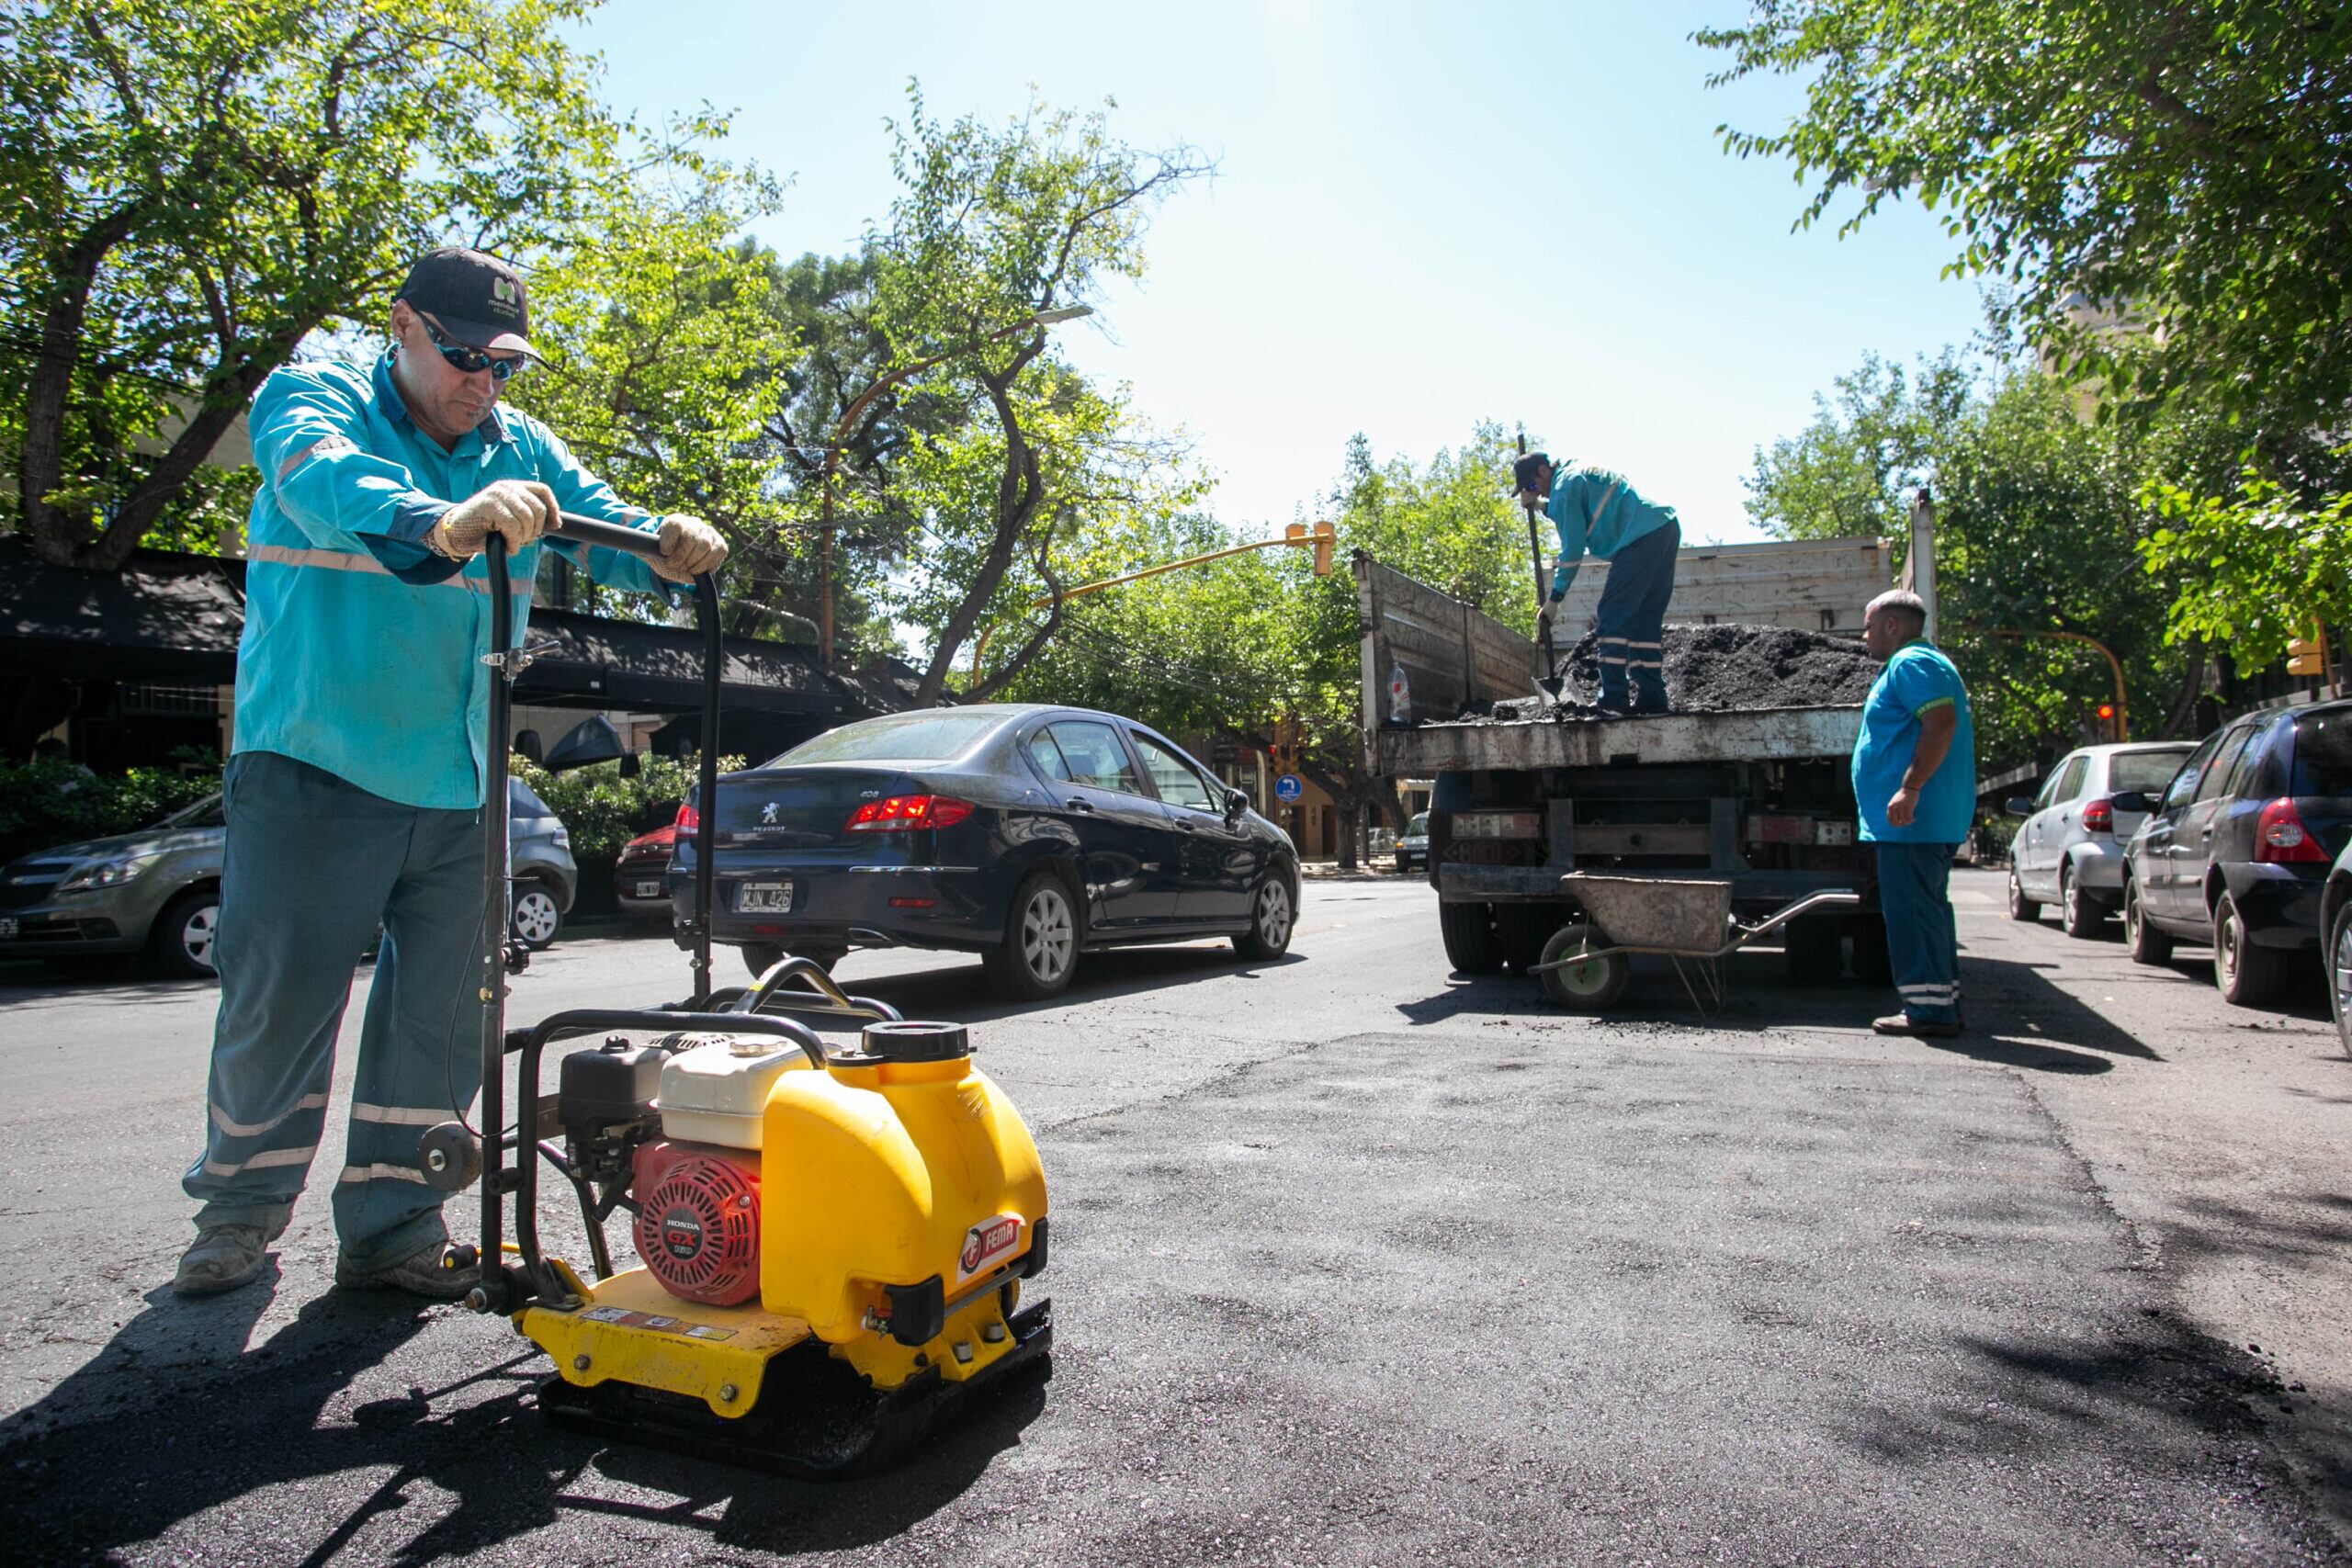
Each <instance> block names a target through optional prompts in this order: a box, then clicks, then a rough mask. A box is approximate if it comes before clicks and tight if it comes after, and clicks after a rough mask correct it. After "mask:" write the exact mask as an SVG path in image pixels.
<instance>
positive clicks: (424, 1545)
mask: <svg viewBox="0 0 2352 1568" xmlns="http://www.w3.org/2000/svg"><path fill="white" fill-rule="evenodd" d="M271 1293H272V1292H271V1290H269V1289H249V1290H246V1291H242V1292H232V1294H230V1295H228V1296H224V1297H220V1298H218V1299H216V1300H215V1301H212V1302H204V1303H183V1302H180V1301H178V1300H177V1299H176V1298H174V1297H173V1296H171V1294H170V1293H169V1292H168V1290H159V1291H157V1292H154V1293H153V1295H151V1296H150V1298H149V1300H150V1301H151V1303H153V1304H152V1305H151V1306H150V1307H149V1308H148V1310H147V1311H145V1312H142V1313H141V1314H139V1316H138V1317H136V1318H134V1319H133V1320H132V1321H131V1322H130V1323H128V1324H126V1325H124V1326H123V1328H122V1330H121V1331H120V1332H119V1334H117V1335H116V1336H115V1338H114V1340H113V1341H112V1342H111V1343H110V1344H109V1345H108V1346H107V1348H106V1349H105V1350H104V1351H102V1352H101V1353H100V1354H99V1355H98V1356H97V1357H96V1359H93V1361H92V1362H91V1363H90V1364H89V1365H88V1366H87V1367H85V1368H84V1369H83V1370H82V1371H79V1372H77V1373H75V1374H74V1376H73V1377H71V1378H69V1379H67V1380H66V1382H64V1383H62V1384H60V1385H59V1387H58V1388H57V1389H55V1390H54V1391H52V1392H51V1394H50V1396H49V1397H48V1398H46V1399H44V1400H42V1401H41V1403H40V1404H37V1405H34V1406H31V1407H29V1408H28V1409H27V1410H25V1411H23V1412H20V1413H19V1414H18V1415H17V1416H14V1417H12V1418H10V1419H9V1420H8V1421H6V1422H5V1423H0V1539H6V1540H8V1541H9V1543H10V1547H9V1556H10V1557H11V1559H12V1560H14V1561H17V1562H68V1561H71V1562H81V1561H85V1560H96V1559H104V1560H107V1561H114V1560H117V1558H118V1557H119V1556H121V1555H127V1554H129V1553H127V1552H126V1549H129V1548H133V1547H137V1546H139V1545H141V1544H142V1543H146V1542H151V1541H155V1540H158V1539H159V1538H168V1540H169V1550H170V1554H171V1555H173V1556H174V1557H175V1558H185V1559H187V1560H189V1561H209V1562H220V1561H239V1562H243V1561H262V1560H266V1561H270V1562H304V1563H324V1562H330V1561H335V1560H339V1559H341V1558H342V1557H343V1555H344V1554H345V1552H346V1551H351V1552H352V1553H353V1555H355V1556H360V1557H365V1558H367V1559H368V1560H369V1561H388V1562H403V1563H408V1562H419V1563H421V1562H437V1561H442V1560H445V1559H447V1557H449V1556H452V1555H456V1554H464V1553H470V1552H474V1551H481V1550H484V1549H486V1548H492V1547H495V1546H498V1545H500V1544H501V1543H503V1542H507V1541H511V1540H514V1539H515V1538H516V1537H518V1536H521V1535H525V1534H527V1533H528V1532H531V1531H533V1530H537V1529H543V1528H546V1527H548V1526H550V1525H554V1524H556V1523H557V1522H558V1521H559V1520H560V1518H562V1517H564V1516H567V1515H580V1514H587V1515H598V1516H605V1517H618V1518H624V1519H628V1518H634V1519H641V1520H645V1521H648V1522H654V1521H660V1522H663V1523H666V1524H670V1525H673V1526H678V1527H683V1528H686V1529H696V1530H700V1531H703V1532H706V1533H707V1535H708V1536H709V1538H710V1540H711V1543H712V1544H713V1545H714V1546H718V1545H738V1546H756V1547H759V1548H761V1549H763V1550H765V1551H778V1552H796V1551H821V1550H827V1549H833V1548H842V1547H858V1546H865V1545H870V1544H872V1543H874V1542H876V1541H879V1540H887V1539H888V1538H890V1537H892V1536H896V1535H899V1534H900V1533H901V1532H903V1531H904V1530H906V1529H908V1528H909V1527H910V1526H911V1525H913V1524H915V1523H917V1522H918V1521H920V1520H921V1519H922V1518H923V1517H927V1516H928V1515H930V1514H932V1513H933V1512H935V1511H936V1510H938V1509H939V1508H941V1507H943V1506H946V1505H948V1504H949V1503H951V1502H952V1501H953V1500H954V1499H955V1498H956V1497H957V1496H958V1495H960V1494H962V1493H963V1492H964V1491H965V1490H966V1489H967V1487H969V1486H970V1485H971V1484H972V1483H973V1482H974V1481H976V1480H977V1479H978V1477H979V1476H980V1475H981V1474H982V1473H983V1472H985V1471H986V1470H987V1469H988V1468H989V1464H990V1463H991V1462H992V1461H994V1459H995V1457H996V1456H997V1455H998V1454H999V1453H1001V1452H1003V1451H1004V1450H1007V1449H1010V1448H1012V1447H1014V1446H1016V1445H1018V1444H1019V1443H1020V1441H1021V1439H1022V1433H1023V1429H1024V1428H1025V1427H1027V1426H1028V1425H1029V1424H1030V1423H1031V1422H1032V1421H1034V1420H1035V1419H1036V1418H1037V1416H1039V1415H1040V1414H1041V1413H1042V1412H1043V1410H1044V1408H1045V1398H1046V1395H1045V1382H1046V1376H1049V1375H1050V1373H1049V1371H1045V1370H1043V1369H1041V1371H1040V1374H1039V1375H1036V1376H1032V1377H1027V1378H1023V1379H1022V1380H1019V1381H1018V1382H1014V1383H1012V1384H1011V1385H1009V1386H1008V1387H1007V1388H1006V1390H1005V1391H1004V1394H1003V1397H1002V1398H1001V1399H1000V1400H998V1401H997V1402H995V1403H994V1404H989V1405H987V1406H985V1407H982V1408H980V1409H978V1410H974V1411H972V1412H969V1413H967V1415H966V1416H964V1417H963V1418H962V1419H960V1420H958V1421H956V1423H954V1424H953V1425H951V1426H950V1427H946V1428H944V1429H943V1430H942V1431H941V1432H939V1433H937V1434H935V1435H934V1436H933V1438H930V1439H929V1440H928V1441H927V1442H925V1443H924V1444H922V1445H920V1446H919V1447H918V1448H917V1449H916V1450H914V1451H913V1453H911V1454H910V1455H909V1456H907V1457H906V1458H905V1459H903V1460H902V1461H899V1463H898V1464H897V1465H896V1466H895V1467H893V1468H890V1469H888V1470H886V1471H884V1472H881V1473H880V1474H878V1475H876V1476H874V1477H872V1478H870V1479H864V1480H858V1481H852V1482H845V1483H831V1484H821V1483H797V1482H790V1481H785V1480H780V1479H777V1478H775V1477H773V1476H768V1475H764V1474H761V1473H758V1472H750V1471H743V1470H738V1469H734V1468H731V1467H729V1466H726V1465H721V1464H714V1463H712V1462H711V1461H707V1460H692V1459H686V1458H683V1457H678V1456H673V1455H670V1454H666V1453H662V1452H659V1451H655V1450H635V1449H630V1448H627V1447H623V1446H608V1445H605V1444H604V1443H602V1442H601V1441H600V1440H598V1439H594V1438H587V1437H582V1436H579V1435H576V1434H572V1433H570V1432H566V1431H562V1430H560V1429H558V1428H556V1427H553V1426H551V1425H549V1424H548V1423H546V1422H544V1421H542V1420H541V1418H540V1417H539V1416H538V1415H537V1411H536V1410H535V1409H534V1408H532V1406H533V1404H534V1400H533V1391H534V1390H535V1389H536V1387H537V1383H538V1380H539V1378H540V1377H541V1376H542V1375H544V1374H545V1373H546V1371H547V1370H548V1367H547V1363H546V1361H545V1360H544V1359H542V1358H541V1357H540V1356H539V1354H538V1352H537V1349H536V1348H529V1349H526V1350H524V1351H523V1352H521V1353H516V1352H515V1345H516V1344H517V1341H515V1340H514V1339H512V1338H509V1337H505V1336H503V1334H490V1333H485V1334H479V1335H473V1336H469V1337H467V1341H466V1343H465V1344H464V1345H462V1346H455V1347H452V1348H451V1350H439V1349H438V1348H436V1353H435V1356H434V1358H433V1359H434V1360H435V1361H436V1362H442V1363H446V1362H447V1361H450V1360H455V1361H457V1362H458V1363H459V1364H463V1363H464V1361H466V1360H467V1359H474V1360H478V1362H479V1363H480V1367H479V1370H477V1371H470V1372H465V1373H461V1374H459V1375H458V1376H456V1377H454V1378H453V1379H452V1380H451V1381H448V1382H445V1383H443V1384H441V1385H440V1386H437V1387H432V1388H427V1387H424V1386H422V1385H420V1384H417V1383H415V1382H413V1381H411V1380H412V1379H413V1376H414V1375H415V1367H414V1363H415V1362H416V1361H418V1360H420V1359H424V1358H423V1357H422V1355H421V1354H420V1352H421V1351H422V1349H423V1347H413V1346H412V1341H413V1340H415V1339H417V1337H419V1336H420V1335H422V1334H424V1333H426V1332H428V1331H431V1332H433V1333H434V1334H435V1336H436V1337H442V1336H446V1335H447V1334H448V1331H449V1330H451V1329H453V1328H455V1329H458V1330H460V1331H462V1330H463V1329H464V1328H465V1327H466V1326H469V1325H471V1324H472V1321H473V1320H470V1319H469V1318H466V1317H464V1316H463V1315H462V1314H459V1313H458V1312H457V1311H456V1310H455V1309H451V1308H425V1309H423V1310H419V1309H418V1308H417V1306H416V1303H413V1302H407V1301H405V1300H403V1299H401V1298H396V1297H390V1296H385V1295H380V1294H354V1293H350V1292H331V1293H329V1294H327V1295H325V1296H322V1297H321V1298H319V1299H318V1300H316V1301H313V1302H311V1303H307V1304H306V1305H305V1306H304V1307H303V1308H302V1309H301V1312H300V1314H299V1315H298V1316H297V1317H296V1319H295V1320H294V1322H293V1323H292V1324H291V1325H288V1327H287V1328H285V1329H284V1330H282V1331H281V1332H279V1333H278V1334H277V1335H276V1336H274V1337H272V1338H270V1339H269V1340H268V1341H267V1342H266V1344H263V1345H260V1346H256V1347H254V1348H251V1349H248V1348H245V1340H246V1338H247V1337H248V1336H249V1335H250V1333H251V1331H252V1328H253V1325H254V1323H255V1321H256V1320H257V1319H258V1318H259V1316H260V1314H261V1313H262V1311H263V1310H264V1309H265V1308H266V1306H267V1305H268V1303H269V1301H270V1298H271ZM479 1326H481V1327H482V1328H484V1329H495V1328H499V1327H503V1325H492V1324H489V1323H487V1322H485V1323H482V1324H481V1325H479ZM158 1348H162V1349H164V1351H165V1354H164V1356H163V1359H162V1362H161V1364H159V1365H153V1366H151V1365H149V1362H150V1359H151V1352H153V1351H154V1350H156V1349H158ZM403 1351H407V1352H408V1354H406V1355H402V1354H401V1353H402V1352H403ZM469 1352H471V1354H470V1356H469ZM649 1493H656V1494H660V1495H662V1497H661V1500H659V1501H649V1500H647V1497H646V1495H647V1494H649ZM714 1510H718V1511H716V1512H715V1511H714ZM363 1535H365V1536H366V1537H367V1538H368V1539H367V1540H366V1542H365V1544H364V1545H361V1546H358V1547H356V1548H355V1545H354V1543H355V1542H356V1541H358V1540H359V1539H360V1538H361V1537H362V1536H363Z"/></svg>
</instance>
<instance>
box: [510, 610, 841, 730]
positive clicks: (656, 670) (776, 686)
mask: <svg viewBox="0 0 2352 1568" xmlns="http://www.w3.org/2000/svg"><path fill="white" fill-rule="evenodd" d="M529 640H530V641H531V642H532V643H533V644H535V645H536V644H539V643H543V642H552V643H553V644H554V645H555V646H554V647H552V648H550V649H548V650H547V651H545V652H544V653H541V654H539V655H538V656H537V659H535V660H533V661H532V663H531V665H530V667H529V668H528V669H526V670H525V671H523V673H522V674H521V676H519V677H518V678H517V679H516V681H515V701H516V702H518V703H532V704H536V705H539V706H542V707H615V708H638V709H641V710H646V711H652V712H673V713H696V712H700V711H701V708H702V652H703V643H702V633H700V632H699V631H695V630H693V629H691V628H688V627H684V626H650V625H647V624H646V623H644V622H641V621H618V620H612V619H609V618H607V617H605V616H603V615H581V614H579V613H577V612H576V611H571V610H534V611H532V612H531V630H530V638H529ZM726 655H727V658H726V666H725V670H724V672H723V673H722V674H721V676H720V686H719V695H718V701H719V705H720V706H721V707H723V708H726V709H728V710H729V711H730V712H753V713H783V714H807V715H814V716H830V715H839V716H842V718H844V719H847V718H862V717H864V716H865V715H866V714H868V713H873V712H879V711H886V710H881V709H877V708H875V707H873V706H871V705H870V701H869V698H868V696H867V694H865V693H863V692H861V691H860V690H858V689H857V688H856V687H854V686H852V685H850V684H848V683H847V682H842V681H839V680H836V679H834V678H833V677H832V676H831V675H829V674H827V673H826V672H825V671H824V669H823V667H822V666H821V665H820V664H819V663H818V662H817V650H816V649H812V648H809V647H808V646H806V645H805V644H801V643H784V642H762V641H759V640H757V639H755V638H752V637H729V638H728V639H727V641H726Z"/></svg>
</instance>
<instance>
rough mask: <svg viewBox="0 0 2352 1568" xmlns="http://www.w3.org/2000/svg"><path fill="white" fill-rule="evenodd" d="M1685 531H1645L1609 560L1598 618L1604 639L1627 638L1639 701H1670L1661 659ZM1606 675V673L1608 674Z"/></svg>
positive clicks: (1646, 703)
mask: <svg viewBox="0 0 2352 1568" xmlns="http://www.w3.org/2000/svg"><path fill="white" fill-rule="evenodd" d="M1681 547H1682V530H1681V529H1680V528H1679V527H1678V526H1677V525H1674V524H1672V523H1667V524H1663V525H1660V526H1658V527H1657V528H1655V529H1653V530H1651V531H1650V532H1649V533H1646V534H1645V535H1643V536H1641V537H1640V538H1638V539H1635V540H1634V542H1633V543H1632V544H1629V545H1627V546H1625V547H1623V548H1622V549H1620V550H1619V551H1618V552H1617V553H1616V554H1615V555H1613V556H1611V557H1610V558H1609V581H1607V582H1606V583H1605V584H1603V585H1602V587H1601V590H1600V609H1599V611H1598V613H1597V615H1596V619H1597V620H1598V621H1599V622H1600V635H1601V637H1603V638H1604V639H1610V640H1614V641H1618V642H1622V643H1623V644H1624V645H1625V649H1626V653H1627V656H1628V665H1629V670H1628V673H1629V674H1630V676H1631V678H1632V682H1633V695H1634V701H1635V703H1637V704H1638V705H1641V706H1644V707H1663V706H1665V705H1666V678H1665V676H1664V674H1663V672H1662V671H1660V668H1659V665H1658V662H1657V657H1658V644H1659V641H1660V628H1661V627H1662V626H1664V624H1665V621H1666V607H1667V605H1668V604H1669V603H1670V602H1671V601H1672V600H1673V598H1674V564H1675V559H1676V553H1677V552H1678V551H1679V550H1680V549H1681ZM1604 678H1605V677H1604Z"/></svg>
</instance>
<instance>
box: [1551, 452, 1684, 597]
mask: <svg viewBox="0 0 2352 1568" xmlns="http://www.w3.org/2000/svg"><path fill="white" fill-rule="evenodd" d="M1544 516H1546V517H1549V518H1550V519H1551V520H1552V525H1553V526H1554V527H1555V528H1557V529H1558V530H1559V531H1560V559H1559V564H1558V565H1556V566H1555V567H1554V568H1553V570H1552V597H1553V598H1555V599H1557V598H1560V597H1562V596H1563V595H1564V594H1566V592H1567V591H1568V584H1570V583H1572V582H1574V581H1576V580H1577V566H1578V565H1579V564H1580V563H1581V562H1582V561H1583V559H1584V558H1585V556H1586V555H1587V554H1588V553H1589V554H1591V555H1593V556H1595V557H1597V558H1600V559H1601V560H1608V559H1611V558H1613V557H1614V556H1615V555H1616V554H1617V552H1618V551H1619V550H1622V549H1623V548H1624V547H1626V546H1627V545H1630V544H1632V543H1633V542H1634V540H1635V539H1638V538H1640V537H1642V536H1644V535H1645V534H1654V533H1656V532H1657V530H1658V529H1660V528H1662V527H1664V526H1666V525H1668V523H1679V519H1678V518H1677V517H1676V516H1675V514H1674V508H1672V507H1671V506H1659V505H1657V503H1656V502H1648V501H1644V500H1643V499H1642V497H1641V495H1640V493H1639V492H1638V491H1635V490H1634V487H1633V486H1632V485H1631V484H1630V483H1628V482H1627V481H1626V479H1625V476H1624V475H1623V474H1619V473H1613V472H1611V470H1609V469H1607V468H1594V467H1593V466H1592V465H1591V464H1589V463H1577V464H1576V465H1574V466H1573V467H1570V468H1561V469H1559V470H1558V471H1556V472H1555V473H1554V474H1553V476H1552V494H1551V496H1550V497H1549V498H1548V499H1547V500H1546V501H1545V502H1544Z"/></svg>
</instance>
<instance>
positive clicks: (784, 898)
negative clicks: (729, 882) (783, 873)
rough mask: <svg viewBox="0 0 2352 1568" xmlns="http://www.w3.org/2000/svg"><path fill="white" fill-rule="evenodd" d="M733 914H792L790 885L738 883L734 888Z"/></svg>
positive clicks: (782, 883) (780, 883) (787, 883)
mask: <svg viewBox="0 0 2352 1568" xmlns="http://www.w3.org/2000/svg"><path fill="white" fill-rule="evenodd" d="M735 912H736V913H737V914H739V915H788V914H790V913H792V884H791V883H789V882H742V883H738V884H737V885H736V887H735Z"/></svg>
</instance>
